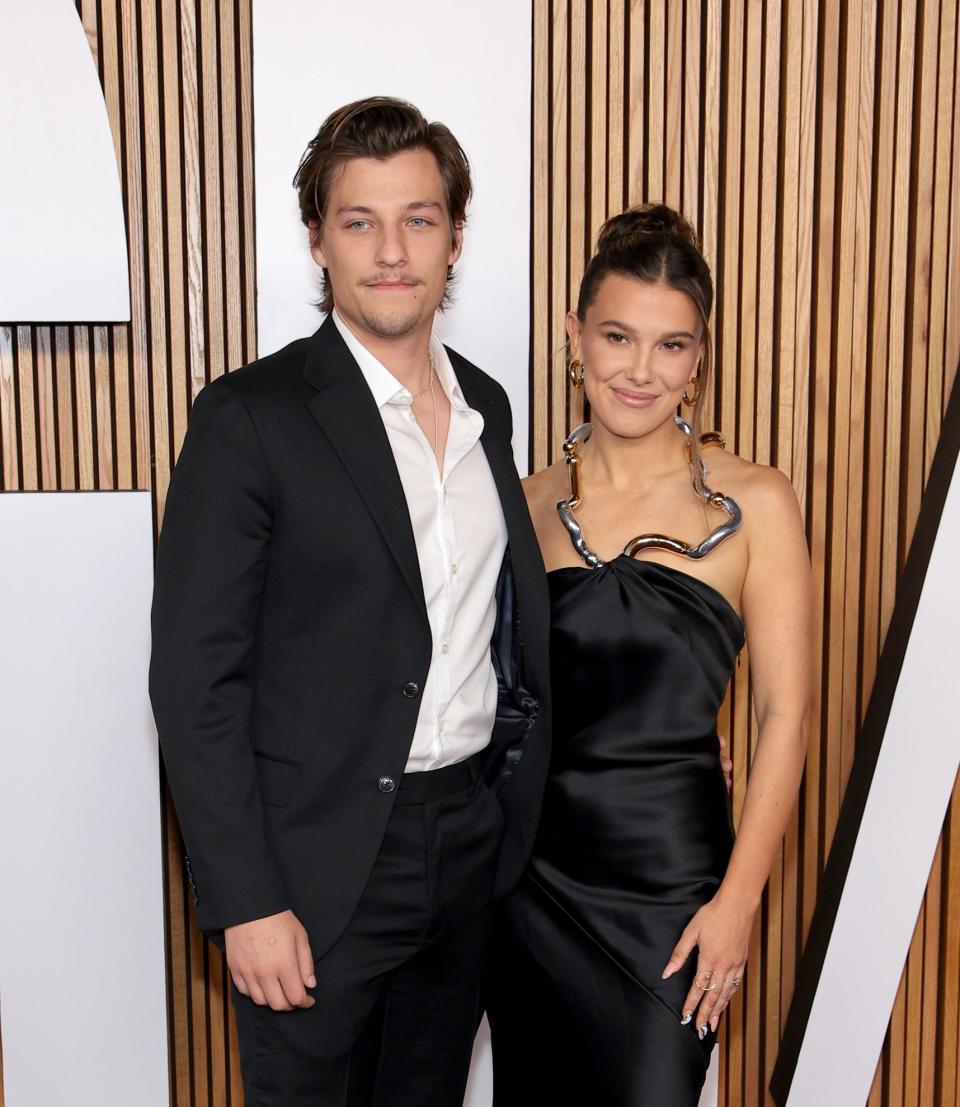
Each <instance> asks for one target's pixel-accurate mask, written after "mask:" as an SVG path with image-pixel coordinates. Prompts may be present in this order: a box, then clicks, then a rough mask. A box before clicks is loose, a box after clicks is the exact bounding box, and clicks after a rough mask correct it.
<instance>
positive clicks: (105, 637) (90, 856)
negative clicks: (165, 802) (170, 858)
mask: <svg viewBox="0 0 960 1107" xmlns="http://www.w3.org/2000/svg"><path fill="white" fill-rule="evenodd" d="M152 586H153V526H152V518H151V508H150V494H149V493H148V492H99V493H97V492H94V493H90V492H81V493H70V492H57V493H32V494H31V493H23V492H17V493H9V494H5V495H0V611H2V613H3V617H2V620H0V888H2V889H3V892H4V900H3V904H4V905H3V910H2V911H0V1001H2V1013H0V1025H2V1030H3V1078H4V1086H5V1095H6V1100H5V1102H6V1104H7V1107H132V1105H134V1104H135V1105H136V1107H168V1104H169V1098H168V1082H167V1016H166V982H165V972H164V950H163V917H164V916H163V892H162V889H163V883H162V880H163V878H162V872H161V858H162V840H161V834H160V791H159V781H158V768H157V737H156V731H155V730H154V726H153V720H152V717H151V714H150V705H149V701H148V698H147V663H148V660H149V654H150V627H149V611H150V594H151V589H152Z"/></svg>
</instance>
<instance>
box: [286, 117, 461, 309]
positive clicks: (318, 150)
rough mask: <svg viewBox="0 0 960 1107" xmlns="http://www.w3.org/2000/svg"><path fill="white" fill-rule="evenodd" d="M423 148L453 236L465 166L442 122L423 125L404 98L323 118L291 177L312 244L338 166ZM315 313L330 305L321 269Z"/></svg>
mask: <svg viewBox="0 0 960 1107" xmlns="http://www.w3.org/2000/svg"><path fill="white" fill-rule="evenodd" d="M416 149H423V150H429V151H430V153H431V154H433V156H434V157H435V158H436V159H437V165H438V167H439V169H440V176H441V178H442V179H443V187H444V193H445V195H446V201H447V211H448V212H449V214H450V232H451V235H455V234H456V232H457V231H458V230H459V229H460V228H461V227H462V226H463V224H464V223H465V222H466V218H467V204H468V202H469V200H470V195H471V193H472V191H473V185H472V183H471V180H470V163H469V162H468V161H467V155H466V154H465V153H464V152H463V148H462V147H461V145H460V143H459V142H457V140H456V138H454V136H453V134H452V132H451V131H450V129H449V128H448V127H445V126H444V125H443V124H442V123H428V122H427V121H426V119H424V117H423V116H422V115H421V113H420V112H419V111H418V110H417V109H416V108H415V107H414V106H413V104H408V103H407V102H406V100H396V99H394V98H393V97H390V96H370V97H367V98H366V99H365V100H356V101H354V102H353V103H352V104H346V105H344V107H342V108H338V109H337V110H336V111H335V112H333V114H332V115H329V116H328V117H327V118H326V119H325V120H324V121H323V124H322V125H321V127H320V130H319V131H317V133H316V135H315V136H314V137H313V138H312V139H311V141H310V143H309V145H308V146H307V148H306V150H305V151H304V154H303V157H302V158H301V159H300V164H299V165H298V166H297V171H296V173H295V174H294V177H293V186H294V188H296V190H297V196H298V199H299V202H300V218H301V219H302V220H303V223H304V225H305V226H306V227H307V228H308V229H309V231H310V242H311V244H313V243H314V242H316V240H317V236H318V235H319V233H320V228H321V226H322V224H323V213H324V211H325V210H326V207H327V200H328V198H329V195H330V188H331V186H332V184H333V181H334V178H335V177H336V174H337V172H338V171H339V170H340V168H341V167H342V166H343V165H344V164H345V163H346V162H348V161H350V160H351V159H352V158H389V157H392V156H393V155H394V154H399V153H400V152H401V151H403V150H416ZM452 282H453V270H452V267H451V268H450V269H449V270H448V272H447V287H446V290H445V291H444V297H443V300H444V304H447V303H449V300H450V289H451V285H452ZM317 306H318V307H319V309H320V310H321V311H324V312H328V311H330V310H331V309H332V307H333V293H332V291H331V289H330V282H329V280H328V277H327V271H326V270H324V271H323V282H322V285H321V299H320V302H319V303H318V304H317Z"/></svg>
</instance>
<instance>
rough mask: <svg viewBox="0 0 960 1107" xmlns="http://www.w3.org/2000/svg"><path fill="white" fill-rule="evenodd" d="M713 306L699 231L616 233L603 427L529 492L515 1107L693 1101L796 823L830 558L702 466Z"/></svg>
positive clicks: (503, 1097)
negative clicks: (731, 698) (729, 726)
mask: <svg viewBox="0 0 960 1107" xmlns="http://www.w3.org/2000/svg"><path fill="white" fill-rule="evenodd" d="M712 301H713V285H712V281H711V278H710V273H709V270H708V267H707V265H706V263H705V262H704V260H703V256H702V254H701V253H700V250H699V247H698V244H697V240H696V235H695V233H694V231H693V229H692V228H691V227H690V225H689V224H688V223H687V222H686V221H685V220H684V219H683V218H682V217H681V216H679V215H678V214H677V213H676V212H674V211H672V210H671V209H669V208H666V207H664V206H662V205H656V206H647V207H642V208H639V209H637V210H631V211H627V212H624V213H623V214H622V215H618V216H616V217H615V218H613V219H611V220H609V222H607V224H606V225H605V226H604V227H603V229H602V231H601V233H600V239H599V242H598V246H597V253H596V255H595V256H594V258H593V259H592V260H591V262H590V264H589V265H588V267H587V270H586V273H585V274H584V278H583V282H582V284H581V287H580V296H579V301H578V305H577V310H576V312H571V313H570V314H569V315H568V317H567V335H568V338H569V349H570V354H571V358H572V360H571V362H570V367H569V371H570V374H571V379H572V380H573V382H574V384H575V385H576V386H577V387H582V388H583V389H584V391H585V394H586V399H587V400H588V401H589V411H590V418H591V422H592V428H591V427H590V426H585V427H581V428H579V429H578V430H577V431H575V432H574V434H573V435H571V437H570V439H568V440H567V443H566V445H565V452H566V454H567V457H566V460H565V461H559V462H557V463H556V464H554V465H552V466H551V467H550V468H548V469H545V470H544V471H543V472H540V473H537V474H536V475H535V476H533V477H531V478H529V480H528V481H527V482H526V492H527V498H528V502H529V506H530V511H531V514H532V516H533V520H534V524H535V526H536V529H537V535H538V538H539V541H540V545H541V547H542V550H543V557H544V562H545V564H546V567H547V570H548V572H549V580H550V592H551V600H552V632H551V634H552V640H551V641H552V645H551V649H552V670H553V696H554V754H553V762H552V765H551V773H550V779H549V782H548V784H547V793H546V798H545V802H544V811H543V818H542V823H541V829H540V833H539V837H538V842H537V846H536V848H535V851H534V856H533V860H532V862H531V864H530V868H529V870H528V873H527V876H526V877H525V878H524V881H523V883H522V885H521V887H520V889H519V890H518V891H517V892H516V893H515V894H514V895H513V896H512V897H511V898H510V899H509V900H508V901H507V903H506V904H505V907H504V910H503V912H502V918H501V922H500V925H499V931H498V936H497V950H496V957H495V968H496V971H495V979H494V987H493V995H492V999H491V1003H490V1017H491V1024H492V1028H493V1044H494V1074H495V1103H496V1105H497V1107H513V1105H521V1104H522V1105H524V1107H531V1105H540V1104H543V1105H545V1107H548V1105H551V1104H573V1103H577V1104H589V1105H597V1107H620V1105H623V1107H627V1105H630V1107H638V1105H640V1107H648V1105H649V1107H686V1105H691V1107H693V1105H695V1104H696V1103H697V1101H698V1097H699V1094H700V1090H701V1088H702V1085H703V1080H704V1077H705V1074H706V1070H707V1064H708V1059H709V1054H710V1050H711V1049H712V1047H713V1043H714V1036H715V1034H716V1030H717V1024H718V1021H719V1019H720V1016H721V1014H722V1012H723V1011H724V1009H725V1008H726V1006H727V1004H728V1003H729V1002H730V1000H731V998H732V997H733V995H734V994H735V993H736V990H737V988H739V987H740V986H741V983H742V978H743V973H744V967H745V964H746V960H747V949H748V945H749V940H750V933H751V929H752V926H753V919H754V915H755V913H756V910H757V907H758V905H759V903H760V897H761V893H762V891H763V887H764V885H765V883H766V880H767V876H768V873H769V870H770V866H771V864H772V862H773V858H774V855H775V853H776V851H777V850H778V848H779V846H780V841H781V838H782V836H783V833H784V830H785V827H786V823H787V820H788V818H789V815H790V813H791V811H792V809H793V806H794V803H795V799H796V794H797V790H798V787H799V782H800V776H801V772H802V767H803V760H804V753H805V749H806V728H807V722H808V711H809V707H808V705H809V700H810V681H811V630H810V611H811V583H810V570H809V561H808V557H807V552H806V545H805V540H804V532H803V525H802V521H801V517H800V511H799V508H798V505H797V501H796V497H795V495H794V493H793V489H792V487H791V485H790V483H789V481H788V480H787V479H786V478H785V477H784V476H783V475H782V474H780V473H779V472H777V471H776V470H775V469H769V468H766V467H765V466H761V465H755V464H752V463H751V462H748V461H744V460H742V459H741V458H738V457H736V456H735V455H734V454H732V453H728V452H726V451H725V450H723V449H717V448H714V449H710V450H706V449H705V446H706V445H707V444H712V442H711V440H714V439H716V438H719V436H711V435H708V436H706V441H705V442H704V444H703V446H701V443H700V421H701V411H702V404H703V397H704V394H705V392H706V390H707V387H708V385H709V378H710V362H711V344H710V332H709V318H710V311H711V307H712ZM681 404H682V405H684V406H683V410H685V411H686V412H687V413H688V414H687V420H688V421H689V422H688V423H684V422H682V421H679V420H677V419H676V418H675V413H676V412H677V410H678V408H680V407H681ZM701 449H704V454H703V456H701ZM711 489H714V490H716V491H715V492H713V493H711V491H710V490H711ZM745 641H746V643H747V644H748V645H749V648H750V665H751V678H752V681H751V683H752V690H753V699H754V705H755V708H756V715H757V722H758V727H759V731H758V740H757V744H756V756H755V758H754V760H753V765H752V769H751V773H750V780H749V785H748V788H747V792H746V799H745V803H744V808H743V814H742V818H741V820H740V826H739V831H738V834H737V838H736V843H734V835H733V829H732V824H731V820H730V810H729V801H728V798H727V794H726V789H725V786H724V781H723V775H722V770H721V767H720V764H719V762H718V759H717V752H716V751H717V737H716V730H715V721H716V715H717V711H718V709H719V707H720V704H721V702H722V700H723V697H724V693H725V690H726V687H727V684H728V682H729V679H730V676H731V673H732V671H733V667H734V665H735V664H736V663H737V658H738V655H739V653H740V650H741V648H742V647H743V645H744V642H745Z"/></svg>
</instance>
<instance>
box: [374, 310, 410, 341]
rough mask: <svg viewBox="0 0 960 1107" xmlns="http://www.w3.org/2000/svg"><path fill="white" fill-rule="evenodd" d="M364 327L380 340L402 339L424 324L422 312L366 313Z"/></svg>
mask: <svg viewBox="0 0 960 1107" xmlns="http://www.w3.org/2000/svg"><path fill="white" fill-rule="evenodd" d="M362 318H363V325H364V327H365V328H366V329H367V330H368V331H370V333H371V334H375V335H377V336H378V337H380V338H402V337H403V336H404V335H405V334H410V332H411V331H415V330H416V329H417V327H419V326H421V325H422V324H423V313H422V312H421V311H376V312H373V311H364V312H363V314H362Z"/></svg>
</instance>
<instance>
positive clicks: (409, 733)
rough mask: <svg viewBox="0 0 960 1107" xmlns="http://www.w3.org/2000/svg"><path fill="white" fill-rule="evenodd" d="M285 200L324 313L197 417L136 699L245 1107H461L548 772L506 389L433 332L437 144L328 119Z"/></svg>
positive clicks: (403, 118)
mask: <svg viewBox="0 0 960 1107" xmlns="http://www.w3.org/2000/svg"><path fill="white" fill-rule="evenodd" d="M294 183H295V185H296V187H297V189H298V193H299V199H300V208H301V213H302V217H303V220H304V222H305V224H306V225H307V227H308V229H309V234H310V243H311V250H312V254H313V257H314V259H315V260H316V262H317V264H318V265H319V266H320V267H321V269H322V270H323V299H322V302H321V304H320V306H321V308H322V310H324V311H328V312H329V313H330V314H329V315H328V318H327V319H326V321H325V322H324V323H323V325H322V326H321V327H320V329H319V330H318V331H317V332H316V333H315V334H314V335H313V336H312V337H310V338H308V339H303V340H301V341H298V342H294V343H292V344H291V345H290V346H287V347H286V348H285V349H283V350H281V351H280V352H279V353H276V354H273V355H272V356H270V357H266V358H262V359H260V360H259V361H256V362H254V363H253V364H251V365H249V366H246V367H245V368H243V369H240V370H238V371H237V372H235V373H231V374H229V375H227V376H225V377H222V378H220V379H218V380H217V381H215V382H213V383H212V384H211V385H210V386H209V387H207V388H206V389H204V391H203V392H202V393H201V394H200V396H198V398H197V401H196V403H195V405H194V412H193V416H192V419H191V424H190V429H189V432H188V434H187V436H186V439H185V442H184V445H183V450H182V452H181V455H180V460H179V463H178V465H177V468H176V471H175V473H174V476H173V480H172V482H171V486H170V491H169V496H168V499H167V505H166V516H165V519H164V524H163V530H162V533H161V536H160V543H159V548H158V553H157V570H156V591H155V596H154V607H153V631H154V647H153V657H152V662H151V674H150V688H151V698H152V701H153V705H154V712H155V715H156V718H157V726H158V730H159V734H160V741H161V745H162V749H163V756H164V763H165V766H166V770H167V775H168V779H169V781H170V786H171V789H172V793H173V797H174V801H175V804H176V807H177V812H178V816H179V820H180V824H181V828H182V831H183V836H184V839H185V842H186V845H187V850H188V853H189V861H188V866H187V867H188V873H189V875H190V881H191V886H192V888H193V900H194V904H195V907H196V911H197V918H198V921H199V924H200V926H201V928H202V929H203V930H204V931H206V932H207V933H208V935H210V936H211V938H213V940H214V941H216V942H218V943H219V944H222V945H224V946H225V949H226V954H227V963H228V966H229V969H230V973H231V976H232V980H233V985H234V988H233V989H232V995H233V1000H234V1003H235V1006H236V1012H237V1026H238V1032H239V1040H240V1050H241V1064H242V1070H243V1078H244V1088H245V1094H246V1102H247V1107H256V1105H259V1104H263V1105H266V1104H270V1105H283V1107H287V1105H289V1107H294V1105H296V1107H301V1105H302V1107H306V1105H307V1104H310V1105H314V1104H323V1105H334V1104H348V1103H349V1104H366V1103H375V1104H377V1105H384V1107H385V1105H391V1107H393V1105H411V1107H413V1105H416V1107H431V1105H434V1104H436V1105H448V1104H449V1105H452V1104H459V1103H460V1102H461V1101H462V1097H463V1092H464V1087H465V1084H466V1078H467V1071H468V1067H469V1059H470V1051H471V1045H472V1041H473V1037H474V1034H475V1031H476V1026H477V1023H478V1021H479V1017H480V1013H481V1009H482V997H481V986H482V980H483V975H484V971H485V965H486V958H487V952H488V945H489V927H490V915H491V904H492V900H493V896H494V893H495V891H496V892H503V891H505V890H508V889H509V888H510V886H511V885H512V884H513V883H514V882H515V880H516V879H517V877H518V876H519V874H520V871H521V869H522V867H523V864H524V862H525V859H526V857H527V854H528V852H529V847H530V845H531V842H532V837H533V834H534V831H535V827H536V820H537V815H538V812H539V806H540V797H541V793H542V789H543V781H544V777H545V774H546V767H547V726H548V720H547V713H548V703H549V696H548V687H547V681H548V677H547V625H548V598H547V591H546V583H545V577H544V573H543V566H542V562H541V559H540V554H539V550H538V547H537V543H536V539H535V536H534V532H533V528H532V526H531V523H530V519H529V516H528V514H527V511H526V506H525V503H524V500H523V494H522V491H521V488H520V484H519V480H518V477H517V473H516V470H515V468H514V465H513V461H512V454H511V449H510V436H511V416H510V409H509V405H508V402H507V399H506V396H505V394H504V392H503V390H502V388H501V387H500V386H499V385H498V384H496V383H495V382H494V381H493V380H492V379H491V378H489V377H488V376H486V375H485V374H484V373H482V372H481V371H480V370H479V369H477V368H476V367H475V366H473V365H471V364H470V363H469V362H467V361H466V360H465V359H463V358H462V357H460V356H459V355H458V354H456V353H454V352H453V351H450V350H446V349H445V348H444V347H443V346H442V345H441V344H440V343H439V342H438V341H437V340H436V338H435V337H434V336H433V335H432V326H433V320H434V315H435V312H436V311H437V309H438V308H440V307H441V306H442V304H443V302H444V300H445V298H446V296H447V293H448V286H449V282H450V279H451V275H452V266H453V265H454V263H455V262H456V261H457V259H458V258H459V255H460V250H461V243H462V229H463V224H464V220H465V215H466V205H467V201H468V199H469V196H470V191H471V185H470V175H469V167H468V164H467V160H466V157H465V155H464V154H463V151H462V150H461V148H460V146H459V145H458V143H457V142H456V140H455V139H454V137H453V135H452V134H451V133H450V132H449V131H448V130H447V129H446V128H445V127H443V126H442V125H439V124H428V123H427V122H426V121H425V120H424V119H423V117H422V116H421V115H420V113H419V112H418V111H417V110H416V109H415V108H413V107H412V106H411V105H409V104H406V103H403V102H401V101H396V100H391V99H385V98H374V99H369V100H364V101H360V102H357V103H355V104H350V105H347V106H346V107H344V108H341V109H340V110H338V111H336V112H334V113H333V115H331V116H330V117H329V118H328V119H327V120H326V121H325V122H324V124H323V125H322V127H321V128H320V131H319V132H318V134H317V135H316V137H315V138H314V139H313V141H312V142H311V143H310V145H309V147H308V149H307V152H306V153H305V155H304V158H303V160H302V162H301V164H300V167H299V169H298V172H297V176H296V178H295V182H294ZM521 635H522V639H523V650H522V656H521V653H520V650H519V640H520V636H521ZM491 643H493V644H494V645H495V648H494V649H491ZM495 666H496V669H495ZM498 677H499V682H498ZM498 684H499V688H498Z"/></svg>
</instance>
